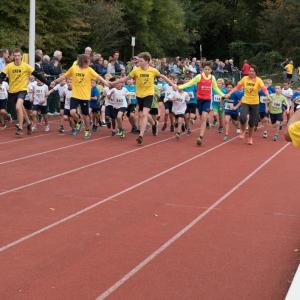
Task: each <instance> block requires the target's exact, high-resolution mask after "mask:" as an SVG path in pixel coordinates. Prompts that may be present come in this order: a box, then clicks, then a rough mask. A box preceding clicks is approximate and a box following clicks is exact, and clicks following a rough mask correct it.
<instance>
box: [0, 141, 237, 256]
mask: <svg viewBox="0 0 300 300" xmlns="http://www.w3.org/2000/svg"><path fill="white" fill-rule="evenodd" d="M169 139H171V138H168V139H167V140H169ZM172 139H174V137H172ZM234 139H236V137H235V138H233V139H231V140H229V141H228V142H223V143H221V144H218V145H217V146H214V147H212V148H210V149H208V150H206V151H204V152H202V153H199V154H197V155H195V156H193V157H191V158H189V159H187V160H184V161H182V162H181V163H179V164H176V165H175V166H173V167H170V168H168V169H166V170H164V171H162V172H159V173H157V174H156V175H154V176H151V177H149V178H147V179H145V180H142V181H140V182H139V183H136V184H134V185H132V186H130V187H128V188H126V189H124V190H122V191H120V192H118V193H115V194H113V195H111V196H109V197H107V198H105V199H103V200H100V201H98V202H96V203H94V204H92V205H90V206H87V207H86V208H84V209H82V210H79V211H77V212H75V213H73V214H71V215H69V216H67V217H65V218H63V219H61V220H59V221H56V222H54V223H52V224H50V225H48V226H45V227H43V228H41V229H39V230H37V231H35V232H32V233H30V234H28V235H25V236H23V237H21V238H20V239H18V240H15V241H13V242H11V243H9V244H6V245H3V246H1V247H0V252H3V251H5V250H7V249H9V248H12V247H14V246H16V245H18V244H20V243H22V242H25V241H26V240H29V239H31V238H33V237H35V236H37V235H39V234H41V233H43V232H45V231H48V230H50V229H52V228H53V227H56V226H58V225H60V224H62V223H65V222H67V221H69V220H71V219H73V218H75V217H78V216H80V215H82V214H83V213H86V212H88V211H90V210H92V209H93V208H95V207H97V206H99V205H101V204H103V203H105V202H108V201H110V200H112V199H114V198H116V197H118V196H121V195H123V194H125V193H128V192H130V191H132V190H134V189H136V188H138V187H140V186H141V185H143V184H145V183H147V182H150V181H152V180H154V179H156V178H158V177H160V176H163V175H165V174H167V173H169V172H171V171H173V170H175V169H178V168H179V167H181V166H183V165H186V164H188V163H189V162H191V161H194V160H195V159H197V158H199V157H202V156H204V155H206V154H207V153H210V152H212V151H214V150H216V149H218V148H220V147H223V146H224V145H226V144H228V143H230V142H231V141H233V140H234ZM163 141H166V140H163ZM161 142H162V141H160V142H157V143H155V144H159V143H161ZM152 145H154V144H152ZM145 147H150V145H147V146H145ZM145 147H144V148H145ZM140 149H141V148H140ZM134 151H138V150H137V149H136V150H134ZM134 151H132V152H134ZM120 156H122V155H120Z"/></svg>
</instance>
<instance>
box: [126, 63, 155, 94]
mask: <svg viewBox="0 0 300 300" xmlns="http://www.w3.org/2000/svg"><path fill="white" fill-rule="evenodd" d="M129 76H130V77H132V78H134V79H135V80H136V96H137V97H139V98H144V97H147V96H153V95H154V80H155V78H156V77H159V76H160V73H159V71H158V70H156V69H155V68H152V67H149V68H148V69H147V70H143V69H142V68H141V67H138V68H135V69H133V70H132V71H131V72H130V73H129Z"/></svg>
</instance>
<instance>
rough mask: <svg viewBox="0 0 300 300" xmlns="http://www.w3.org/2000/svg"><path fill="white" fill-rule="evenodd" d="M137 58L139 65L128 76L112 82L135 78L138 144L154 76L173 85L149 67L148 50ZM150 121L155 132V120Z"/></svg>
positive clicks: (142, 134) (142, 131)
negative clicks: (138, 120)
mask: <svg viewBox="0 0 300 300" xmlns="http://www.w3.org/2000/svg"><path fill="white" fill-rule="evenodd" d="M138 58H139V66H138V67H137V68H135V69H133V70H132V71H131V72H130V73H129V75H128V76H126V77H123V78H121V79H119V80H117V81H116V82H114V83H113V84H114V85H116V84H118V83H120V82H126V80H127V79H128V78H134V79H135V80H136V96H137V101H138V107H139V119H140V134H139V136H138V138H137V139H136V142H137V144H139V145H140V144H142V143H143V137H144V133H145V130H146V126H147V122H148V116H149V111H150V109H151V106H152V102H153V96H154V80H155V78H158V77H161V79H162V80H164V81H166V82H167V83H169V84H170V85H173V83H172V82H171V81H170V80H169V79H168V78H167V77H166V76H164V75H162V74H160V72H159V71H158V70H157V69H155V68H153V67H150V61H151V55H150V53H149V52H142V53H140V54H139V55H138ZM150 120H151V119H150ZM150 123H151V125H152V132H157V122H154V121H153V120H151V121H150Z"/></svg>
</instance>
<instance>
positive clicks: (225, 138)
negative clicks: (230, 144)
mask: <svg viewBox="0 0 300 300" xmlns="http://www.w3.org/2000/svg"><path fill="white" fill-rule="evenodd" d="M223 141H224V142H227V141H229V136H228V135H227V134H226V135H225V136H224V139H223Z"/></svg>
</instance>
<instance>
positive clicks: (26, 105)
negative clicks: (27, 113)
mask: <svg viewBox="0 0 300 300" xmlns="http://www.w3.org/2000/svg"><path fill="white" fill-rule="evenodd" d="M23 105H24V108H25V109H26V110H32V102H31V101H29V100H25V101H24V103H23Z"/></svg>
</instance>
